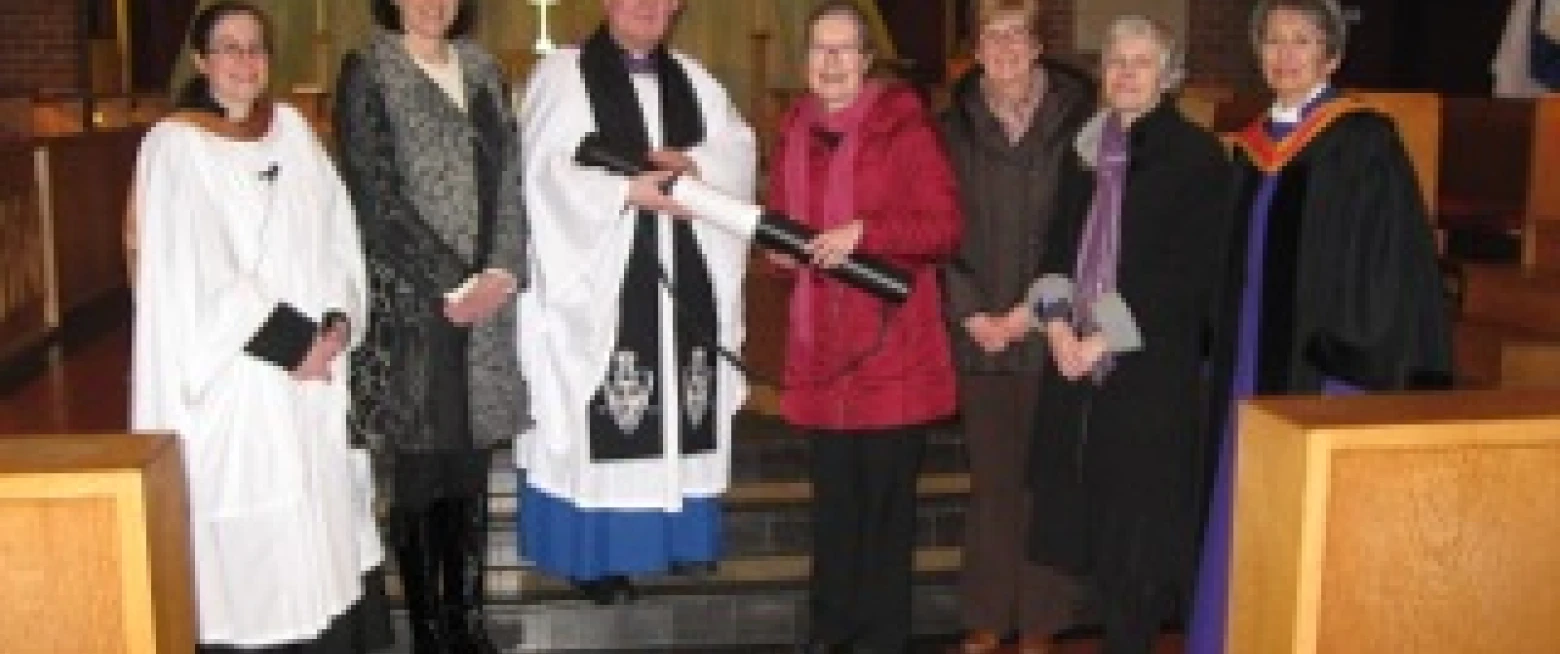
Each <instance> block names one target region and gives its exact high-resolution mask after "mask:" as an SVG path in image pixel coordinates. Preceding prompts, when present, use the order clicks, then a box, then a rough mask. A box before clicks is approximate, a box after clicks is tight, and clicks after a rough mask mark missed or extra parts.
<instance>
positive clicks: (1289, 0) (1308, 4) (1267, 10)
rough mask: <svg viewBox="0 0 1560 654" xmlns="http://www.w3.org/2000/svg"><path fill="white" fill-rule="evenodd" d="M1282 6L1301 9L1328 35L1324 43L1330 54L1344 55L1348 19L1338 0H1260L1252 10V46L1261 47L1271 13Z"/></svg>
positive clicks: (1347, 35)
mask: <svg viewBox="0 0 1560 654" xmlns="http://www.w3.org/2000/svg"><path fill="white" fill-rule="evenodd" d="M1279 9H1287V10H1290V11H1295V12H1299V13H1300V14H1302V15H1304V16H1305V17H1306V18H1307V19H1309V20H1310V21H1311V24H1313V25H1315V26H1316V29H1318V30H1321V32H1322V38H1323V39H1325V44H1324V47H1326V49H1327V55H1328V56H1330V57H1334V58H1338V57H1342V56H1343V48H1344V46H1346V45H1348V39H1349V19H1348V18H1347V17H1345V16H1344V14H1343V7H1341V6H1339V5H1338V0H1261V1H1260V2H1258V3H1257V7H1256V8H1255V9H1253V10H1252V11H1251V46H1252V47H1253V48H1255V49H1256V50H1258V51H1259V52H1260V51H1261V50H1262V41H1263V40H1264V39H1263V37H1264V36H1265V35H1266V33H1267V22H1268V16H1269V15H1271V14H1272V13H1273V12H1274V11H1277V10H1279Z"/></svg>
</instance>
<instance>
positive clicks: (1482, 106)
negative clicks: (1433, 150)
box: [1438, 97, 1533, 261]
mask: <svg viewBox="0 0 1560 654" xmlns="http://www.w3.org/2000/svg"><path fill="white" fill-rule="evenodd" d="M1442 116H1443V118H1442V123H1443V129H1442V130H1441V149H1442V154H1443V155H1444V161H1445V165H1444V166H1442V169H1441V174H1440V185H1441V188H1440V193H1439V199H1440V206H1439V214H1440V215H1439V217H1438V220H1439V222H1440V224H1441V225H1442V227H1443V228H1445V229H1446V230H1448V231H1449V232H1451V233H1452V234H1453V235H1454V237H1460V238H1462V239H1467V242H1466V244H1465V245H1463V247H1460V248H1458V249H1457V250H1455V251H1454V252H1453V254H1454V255H1455V256H1458V257H1460V258H1468V259H1474V260H1481V261H1503V260H1507V258H1508V257H1509V256H1511V254H1508V253H1506V252H1505V250H1507V249H1508V248H1509V247H1510V244H1514V243H1515V240H1516V237H1517V235H1518V234H1519V233H1520V231H1521V228H1522V224H1523V222H1524V220H1523V216H1524V214H1525V213H1526V207H1527V195H1528V185H1529V184H1528V180H1529V177H1530V175H1531V173H1530V171H1529V166H1530V163H1531V159H1532V150H1533V145H1532V139H1531V132H1532V127H1531V126H1532V123H1533V103H1532V102H1531V101H1529V100H1513V99H1496V98H1483V97H1478V98H1469V97H1447V98H1444V99H1443V101H1442Z"/></svg>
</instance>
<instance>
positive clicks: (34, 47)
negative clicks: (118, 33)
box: [0, 0, 81, 95]
mask: <svg viewBox="0 0 1560 654" xmlns="http://www.w3.org/2000/svg"><path fill="white" fill-rule="evenodd" d="M76 6H77V3H75V2H68V1H66V0H4V1H3V2H0V95H31V94H34V93H36V92H38V91H60V90H74V89H77V88H79V87H80V86H81V84H80V68H79V66H80V64H79V59H78V58H79V56H80V55H79V54H78V53H79V50H80V48H79V47H78V43H79V38H80V37H79V32H78V30H77V18H76Z"/></svg>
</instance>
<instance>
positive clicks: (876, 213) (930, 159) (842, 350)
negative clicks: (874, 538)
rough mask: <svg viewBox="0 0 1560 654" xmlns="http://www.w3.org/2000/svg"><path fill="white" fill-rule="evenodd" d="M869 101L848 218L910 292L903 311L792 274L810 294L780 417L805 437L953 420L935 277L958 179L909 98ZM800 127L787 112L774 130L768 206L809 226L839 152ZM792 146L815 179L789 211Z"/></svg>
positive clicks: (945, 248)
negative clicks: (804, 143)
mask: <svg viewBox="0 0 1560 654" xmlns="http://www.w3.org/2000/svg"><path fill="white" fill-rule="evenodd" d="M805 101H807V100H805V99H804V100H802V102H805ZM873 102H874V104H873V106H872V107H871V108H870V110H869V112H868V114H867V115H866V117H865V119H864V120H863V122H862V127H861V128H860V129H861V130H862V131H861V134H860V137H861V139H862V141H861V143H860V146H859V150H858V153H857V157H856V164H855V170H856V180H855V213H856V216H857V217H859V218H860V219H861V220H862V223H863V230H862V238H861V242H860V244H859V245H858V246H857V251H858V252H864V253H871V254H875V255H879V256H881V257H883V258H885V259H888V260H890V261H892V262H894V263H896V264H898V265H900V266H903V267H904V268H905V269H907V270H910V271H912V272H913V273H914V276H915V286H914V289H913V291H912V292H911V295H910V299H909V300H908V301H907V302H906V303H905V304H904V306H902V307H900V308H898V309H893V308H890V307H888V306H887V305H885V304H884V303H883V302H881V301H879V300H877V299H875V298H873V297H872V296H870V295H867V294H865V293H863V292H861V291H858V290H856V289H853V288H851V287H849V286H846V285H844V284H841V283H840V282H838V281H835V280H834V279H833V278H830V277H828V276H825V275H823V274H820V273H816V272H808V273H804V274H799V275H797V277H796V283H797V286H798V288H800V287H801V286H802V285H811V286H812V289H811V297H810V302H809V305H810V306H809V307H807V310H806V311H801V312H799V311H797V310H796V309H797V307H796V305H795V304H793V305H792V311H791V318H790V320H791V323H790V325H789V327H788V330H787V338H786V360H785V383H786V386H787V390H786V391H785V392H784V393H783V398H782V407H783V410H784V413H785V416H786V418H787V419H788V420H789V421H791V422H792V423H793V424H796V425H798V426H802V427H809V428H816V429H830V430H872V429H881V428H893V427H903V426H910V425H915V424H920V423H925V422H929V421H932V420H935V419H938V418H943V417H946V416H949V415H951V414H952V413H953V411H954V399H955V397H954V373H953V365H952V361H951V356H950V354H949V346H948V335H947V332H946V331H945V327H944V322H943V318H942V305H941V302H940V299H939V298H940V297H941V293H940V291H939V288H938V273H937V268H938V265H939V264H941V263H943V262H944V261H945V260H947V259H948V258H949V257H951V256H952V255H953V253H954V251H955V249H956V248H957V247H958V241H959V230H960V225H961V222H962V221H961V218H960V214H959V204H958V194H957V190H956V188H955V186H954V177H953V171H952V169H951V168H950V167H949V164H948V159H947V156H946V155H945V154H944V152H943V147H942V143H941V142H940V141H939V137H938V132H937V129H936V126H935V124H934V123H933V121H932V118H931V117H930V116H929V115H928V114H927V112H926V110H925V109H924V108H923V107H922V106H921V101H920V99H919V98H918V97H917V96H916V95H915V93H914V92H912V91H911V90H909V89H908V88H905V87H903V86H892V87H890V88H888V89H885V90H884V91H883V92H882V93H880V94H878V95H877V96H876V97H875V98H874V99H873ZM804 122H806V121H804V120H800V119H799V112H798V110H797V107H792V109H791V111H790V112H788V113H787V115H786V117H785V119H784V120H783V121H782V123H781V127H782V129H781V133H780V138H779V141H778V142H777V143H776V147H775V150H774V153H775V156H773V157H772V158H771V164H772V165H771V166H770V177H769V189H768V196H767V197H768V202H769V205H770V207H772V208H774V209H776V210H779V211H783V212H786V213H788V214H790V215H791V216H792V217H793V218H795V219H797V220H799V221H801V222H804V223H812V218H811V217H813V216H816V215H817V214H818V213H819V212H820V211H821V208H822V206H823V195H824V193H823V191H824V188H825V187H826V186H827V185H826V184H824V183H822V180H824V179H826V178H827V171H828V169H829V161H830V158H831V156H832V154H833V152H834V150H833V149H832V148H830V147H829V145H828V144H827V143H826V142H825V141H824V139H822V138H819V137H818V136H817V135H816V134H815V131H814V130H813V128H812V126H811V125H806V124H802V123H804ZM797 138H803V139H809V140H810V141H811V144H810V145H809V146H808V147H807V148H806V150H805V151H806V152H807V158H808V164H809V166H810V171H811V172H810V173H809V174H810V179H812V180H817V181H814V182H813V183H811V184H810V185H809V188H808V191H809V195H810V198H809V200H808V202H807V203H806V204H807V206H789V205H790V204H791V199H790V198H789V197H787V194H786V174H787V173H786V171H787V170H788V168H789V166H788V164H787V162H786V161H784V158H785V156H786V153H787V148H786V143H787V142H788V141H789V140H790V139H797ZM793 292H795V291H794V290H793ZM885 309H887V313H886V314H885ZM885 315H886V316H887V318H888V322H887V326H886V328H884V327H882V324H883V320H884V316H885ZM804 320H808V321H810V322H811V323H812V324H811V329H812V334H813V338H811V339H810V341H809V340H807V339H803V338H802V336H801V334H802V330H803V329H806V328H807V327H808V325H804V324H802V321H804ZM880 333H881V342H879V338H880V337H879V334H880ZM863 354H865V356H864V357H863ZM852 364H854V366H853V367H852ZM848 367H849V368H851V370H850V371H849V372H848V373H846V374H844V375H843V376H841V375H840V372H841V371H842V370H844V369H846V368H848Z"/></svg>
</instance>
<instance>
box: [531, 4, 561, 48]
mask: <svg viewBox="0 0 1560 654" xmlns="http://www.w3.org/2000/svg"><path fill="white" fill-rule="evenodd" d="M528 1H529V2H530V3H531V5H532V6H534V7H536V43H535V44H534V45H532V46H531V48H532V49H533V50H535V51H536V54H547V53H549V52H552V50H553V48H556V47H558V46H557V44H555V43H553V40H552V36H551V35H550V34H549V33H548V30H547V8H548V7H551V6H553V5H555V4H557V3H558V0H528Z"/></svg>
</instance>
